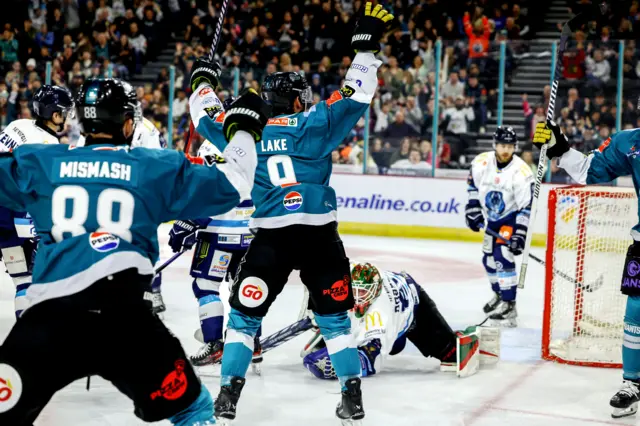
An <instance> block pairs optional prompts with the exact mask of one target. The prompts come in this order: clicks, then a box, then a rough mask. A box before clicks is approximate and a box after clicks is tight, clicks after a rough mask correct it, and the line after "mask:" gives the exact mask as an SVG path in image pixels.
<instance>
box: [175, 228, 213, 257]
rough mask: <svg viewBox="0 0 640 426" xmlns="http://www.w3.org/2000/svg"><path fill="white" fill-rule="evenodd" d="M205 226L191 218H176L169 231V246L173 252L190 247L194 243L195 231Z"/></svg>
mask: <svg viewBox="0 0 640 426" xmlns="http://www.w3.org/2000/svg"><path fill="white" fill-rule="evenodd" d="M205 226H206V225H205ZM205 226H202V225H201V224H199V223H197V222H195V221H192V220H177V221H176V222H175V223H174V224H173V228H171V231H169V247H171V250H173V252H174V253H177V252H179V251H183V250H189V249H191V247H193V245H194V244H195V243H196V231H197V230H198V229H201V228H204V227H205Z"/></svg>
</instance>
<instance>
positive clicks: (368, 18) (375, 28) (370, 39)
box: [351, 2, 393, 53]
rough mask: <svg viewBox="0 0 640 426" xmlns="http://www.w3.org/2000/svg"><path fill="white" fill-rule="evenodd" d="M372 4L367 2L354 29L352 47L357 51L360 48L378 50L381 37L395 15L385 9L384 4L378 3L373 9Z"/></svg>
mask: <svg viewBox="0 0 640 426" xmlns="http://www.w3.org/2000/svg"><path fill="white" fill-rule="evenodd" d="M372 6H373V4H372V3H371V2H367V4H366V5H365V9H364V15H363V16H362V17H360V19H359V20H358V24H357V25H356V28H355V30H353V36H352V37H351V47H353V50H355V51H356V52H358V51H359V50H366V51H371V52H374V53H375V52H378V51H379V50H380V39H381V38H382V36H383V35H384V33H385V31H386V30H387V29H388V28H389V22H391V20H392V19H393V15H392V14H390V13H389V12H387V11H386V10H384V9H383V8H382V5H377V6H376V7H375V8H373V10H371V8H372Z"/></svg>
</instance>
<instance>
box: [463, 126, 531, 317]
mask: <svg viewBox="0 0 640 426" xmlns="http://www.w3.org/2000/svg"><path fill="white" fill-rule="evenodd" d="M517 144H518V137H517V135H516V133H515V132H514V131H513V129H512V128H511V127H498V128H497V129H496V131H495V133H494V134H493V146H494V151H489V152H485V153H482V154H480V155H478V156H477V157H476V158H475V159H474V160H473V162H472V163H471V171H470V172H469V178H468V180H467V183H468V184H469V187H468V192H469V202H468V203H467V206H466V208H465V219H466V222H467V226H468V227H469V229H471V230H472V231H474V232H478V231H479V230H480V229H482V228H484V226H485V216H486V221H487V224H486V226H487V227H488V228H490V229H492V230H493V231H496V232H498V233H499V234H500V235H502V236H504V237H505V240H501V239H496V238H494V237H492V236H491V235H489V234H485V235H484V242H483V245H482V251H483V257H482V264H483V265H484V268H485V270H486V271H487V276H488V277H489V282H490V283H491V289H492V290H493V292H494V296H493V298H492V299H491V300H490V301H489V302H488V303H487V304H486V305H484V308H483V310H484V312H485V314H487V315H488V316H489V318H490V319H491V320H492V321H493V323H494V324H495V325H502V326H506V327H516V326H517V316H518V314H517V311H516V289H517V277H516V263H515V256H517V255H519V254H520V253H522V249H523V248H524V242H525V240H526V238H527V230H528V228H529V215H530V214H531V200H532V198H531V190H532V185H533V174H532V173H531V169H530V168H529V166H528V165H527V164H526V163H525V162H524V161H523V160H522V159H521V158H520V157H518V156H517V155H515V154H514V152H515V150H516V148H517ZM506 240H509V243H507V242H506Z"/></svg>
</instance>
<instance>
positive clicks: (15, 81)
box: [0, 0, 168, 140]
mask: <svg viewBox="0 0 640 426" xmlns="http://www.w3.org/2000/svg"><path fill="white" fill-rule="evenodd" d="M3 7H6V8H7V10H10V12H9V13H7V14H6V16H4V17H3V18H2V19H1V20H0V21H1V22H2V25H3V27H2V30H1V31H2V32H1V34H0V127H3V126H5V125H6V124H7V123H9V122H11V121H13V120H15V119H18V118H30V117H31V116H32V113H31V111H30V104H31V98H32V95H33V93H35V91H36V90H37V89H38V88H39V87H40V86H41V85H42V84H43V83H44V81H45V78H46V63H47V62H50V63H51V74H50V75H51V81H52V83H53V84H57V85H60V86H66V87H68V88H69V89H70V90H72V91H73V92H75V91H77V89H78V88H79V87H80V86H81V85H82V83H83V82H84V81H85V80H86V79H88V78H92V77H106V76H107V75H112V76H114V77H122V78H125V79H129V78H130V77H131V76H132V75H134V74H135V73H137V72H140V69H141V68H142V66H143V65H144V64H145V63H146V62H147V61H149V60H153V59H154V58H155V56H156V55H157V53H158V50H159V48H160V47H161V45H162V43H163V42H164V41H165V40H167V38H168V34H167V26H166V24H165V22H166V21H167V20H166V19H165V18H164V15H165V13H166V8H163V7H161V6H160V4H159V3H158V2H156V1H153V0H131V1H129V0H57V1H56V0H48V1H47V0H7V1H3ZM148 98H149V100H151V99H150V98H151V94H149V96H148ZM67 132H72V131H71V129H68V130H67ZM72 133H73V132H72ZM65 140H66V139H65Z"/></svg>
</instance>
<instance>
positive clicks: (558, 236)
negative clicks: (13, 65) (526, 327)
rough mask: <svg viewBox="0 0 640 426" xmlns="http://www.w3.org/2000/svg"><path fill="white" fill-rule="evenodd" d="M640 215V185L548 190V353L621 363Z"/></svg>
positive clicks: (569, 359)
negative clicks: (624, 289)
mask: <svg viewBox="0 0 640 426" xmlns="http://www.w3.org/2000/svg"><path fill="white" fill-rule="evenodd" d="M637 221H638V205H637V197H636V194H635V191H634V190H633V189H631V188H617V187H565V188H556V189H553V190H551V192H550V194H549V225H548V234H547V253H546V263H547V264H546V275H545V304H544V316H543V330H542V357H543V358H544V359H547V360H554V361H559V362H564V363H568V364H576V365H588V366H596V367H620V366H621V363H622V336H623V329H622V327H623V319H624V311H625V303H626V297H625V296H623V295H622V294H621V293H620V280H621V277H622V270H623V267H624V259H625V254H626V251H627V248H628V247H629V245H630V244H631V243H632V239H631V237H630V235H629V232H630V230H631V228H632V227H633V226H634V225H635V224H636V223H637Z"/></svg>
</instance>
